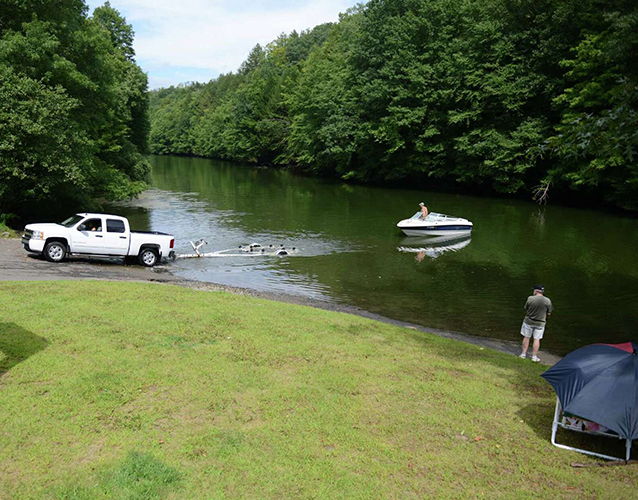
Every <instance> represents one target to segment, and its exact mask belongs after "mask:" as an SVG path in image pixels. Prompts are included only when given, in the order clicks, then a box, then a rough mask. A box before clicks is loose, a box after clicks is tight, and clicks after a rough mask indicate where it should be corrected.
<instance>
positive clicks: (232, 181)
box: [112, 156, 638, 353]
mask: <svg viewBox="0 0 638 500" xmlns="http://www.w3.org/2000/svg"><path fill="white" fill-rule="evenodd" d="M151 161H152V163H153V178H152V183H153V186H154V189H152V190H149V191H147V192H146V193H144V194H143V195H142V196H141V197H140V199H138V200H135V201H134V202H132V203H129V204H120V205H119V206H118V207H113V209H112V211H113V212H115V213H121V214H122V215H127V216H129V217H130V218H131V219H132V221H131V223H132V225H133V227H136V228H139V229H152V230H157V231H166V232H170V233H172V234H175V236H176V241H175V246H176V251H177V252H178V253H179V252H181V253H191V252H192V251H193V250H192V248H191V247H190V244H189V243H188V242H189V241H190V240H197V239H199V238H204V239H205V240H206V241H208V242H209V245H208V247H207V251H215V250H223V249H227V248H233V247H234V248H237V246H238V245H246V244H250V243H253V242H259V243H261V244H282V243H283V244H284V245H286V246H287V247H288V246H290V247H292V246H295V247H297V248H298V249H299V254H297V255H295V256H294V257H284V258H279V257H264V258H261V259H247V258H244V257H241V256H240V257H227V258H219V259H184V260H178V261H176V262H174V263H172V264H171V272H173V273H174V274H176V275H178V276H183V277H187V278H195V279H199V280H203V281H211V282H216V283H222V284H228V285H232V286H240V287H247V288H253V289H257V290H265V291H277V292H286V293H294V294H300V295H305V296H310V297H316V298H322V299H326V300H331V301H336V302H343V303H347V304H351V305H355V306H358V307H361V308H363V309H366V310H369V311H372V312H375V313H379V314H382V315H385V316H389V317H393V318H398V319H403V320H406V321H411V322H414V323H420V324H423V325H426V326H430V327H433V328H443V329H450V330H457V331H464V332H467V333H472V334H476V335H486V336H490V337H500V338H505V339H510V340H515V341H518V340H519V333H518V332H519V328H520V322H521V319H522V318H521V313H522V310H523V309H522V308H523V304H524V303H525V299H526V298H527V296H528V295H529V292H530V287H531V286H532V285H533V284H534V283H543V284H544V285H545V288H546V290H547V295H548V296H549V297H550V298H551V299H552V301H553V302H554V305H555V307H556V312H555V314H554V315H552V319H551V322H550V323H549V324H548V328H547V331H546V334H545V337H544V339H543V347H544V348H547V349H550V350H555V351H557V352H562V353H564V352H568V351H569V350H572V349H573V348H575V347H578V346H580V345H584V344H586V343H593V342H625V341H627V340H631V338H632V334H633V332H634V330H635V325H636V324H637V323H638V259H636V253H637V250H638V220H637V219H635V218H630V217H621V216H616V215H610V214H606V213H603V212H595V211H592V210H580V209H572V208H564V207H557V206H547V207H543V208H541V209H539V208H538V207H537V206H536V205H534V204H532V203H527V202H524V201H518V200H507V199H493V198H487V197H485V198H477V197H472V196H459V195H450V194H444V193H434V192H423V191H415V190H407V189H406V190H399V189H384V188H380V187H369V186H352V185H346V184H344V183H342V182H339V181H335V180H327V179H313V178H308V177H302V176H296V175H294V174H293V173H291V172H290V171H288V170H273V169H256V168H252V167H247V166H242V165H237V164H231V163H223V162H217V161H212V160H204V159H199V158H181V157H157V156H154V157H151ZM421 199H427V200H428V204H429V205H430V206H431V207H432V208H434V207H436V210H437V212H444V213H453V214H465V215H467V217H468V218H469V219H471V220H472V222H474V224H475V229H474V230H473V231H472V236H471V241H470V238H469V237H467V238H461V239H458V240H454V241H443V240H440V239H438V238H424V239H422V238H421V237H417V238H405V237H404V236H403V235H402V234H401V232H400V231H399V230H397V228H396V221H397V220H400V219H401V218H403V217H404V216H405V213H406V211H411V209H412V208H413V206H414V204H415V203H418V202H419V201H420V200H421ZM470 242H471V244H470ZM397 248H399V253H398V252H397ZM401 248H403V249H404V250H401ZM404 252H405V253H404ZM406 253H412V254H413V255H414V258H412V256H411V255H406Z"/></svg>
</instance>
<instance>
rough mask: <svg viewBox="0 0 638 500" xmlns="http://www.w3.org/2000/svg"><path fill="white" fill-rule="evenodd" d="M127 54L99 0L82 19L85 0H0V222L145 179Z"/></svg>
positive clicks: (137, 95) (141, 86) (142, 112)
mask: <svg viewBox="0 0 638 500" xmlns="http://www.w3.org/2000/svg"><path fill="white" fill-rule="evenodd" d="M134 56H135V53H134V51H133V30H132V29H131V26H129V25H128V24H126V21H125V20H124V18H123V17H122V16H121V15H120V14H119V13H118V12H117V11H116V10H115V9H113V8H112V7H111V6H110V5H109V3H108V2H107V3H106V4H105V5H104V6H102V7H99V8H97V9H95V11H94V13H93V15H92V16H91V17H89V16H88V9H87V6H86V5H85V3H84V0H46V1H42V0H0V219H2V218H4V219H5V220H0V223H1V222H6V218H7V217H8V216H9V215H8V214H13V215H14V216H17V217H22V218H25V217H29V216H30V215H34V214H38V215H41V214H48V215H49V216H53V215H54V214H58V213H60V212H62V211H63V210H64V207H73V208H75V207H83V208H91V206H93V205H94V200H96V199H99V198H105V199H117V198H125V197H129V196H132V195H135V194H137V193H139V192H140V191H142V190H143V189H144V188H145V187H146V184H145V182H144V178H145V176H146V174H147V173H148V172H149V169H150V164H149V162H148V160H147V158H146V156H145V155H146V153H148V137H149V133H150V124H149V114H148V107H149V97H148V82H147V77H146V75H145V74H144V72H143V71H142V70H141V69H140V67H139V66H138V65H137V64H136V63H135V60H134ZM3 214H4V215H3Z"/></svg>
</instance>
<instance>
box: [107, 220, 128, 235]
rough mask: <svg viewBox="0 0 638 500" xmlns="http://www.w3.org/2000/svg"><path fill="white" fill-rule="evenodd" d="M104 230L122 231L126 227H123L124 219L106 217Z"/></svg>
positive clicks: (109, 231)
mask: <svg viewBox="0 0 638 500" xmlns="http://www.w3.org/2000/svg"><path fill="white" fill-rule="evenodd" d="M106 232H107V233H124V232H126V229H125V227H124V221H121V220H116V219H106Z"/></svg>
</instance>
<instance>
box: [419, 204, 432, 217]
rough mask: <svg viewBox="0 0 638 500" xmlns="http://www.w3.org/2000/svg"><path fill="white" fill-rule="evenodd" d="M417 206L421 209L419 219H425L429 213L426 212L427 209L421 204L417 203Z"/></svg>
mask: <svg viewBox="0 0 638 500" xmlns="http://www.w3.org/2000/svg"><path fill="white" fill-rule="evenodd" d="M419 206H420V207H421V219H425V218H426V217H427V216H428V214H429V213H430V212H428V207H426V206H425V203H423V202H421V203H419Z"/></svg>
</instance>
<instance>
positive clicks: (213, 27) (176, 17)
mask: <svg viewBox="0 0 638 500" xmlns="http://www.w3.org/2000/svg"><path fill="white" fill-rule="evenodd" d="M88 3H89V6H90V7H91V8H94V7H96V6H98V5H100V4H101V3H102V2H98V1H97V0H89V2H88ZM355 3H356V2H355V1H353V0H305V1H301V0H300V1H292V0H289V1H288V2H286V1H279V2H273V1H266V0H261V1H259V0H258V1H248V0H244V1H239V2H238V1H235V2H233V1H228V0H213V1H205V0H182V1H180V2H176V1H174V0H111V5H112V6H113V7H114V8H115V9H117V10H118V11H120V12H121V13H122V14H123V15H124V16H125V17H126V20H127V22H128V23H129V24H132V25H133V29H134V30H135V43H134V48H135V52H136V59H137V62H138V64H140V66H141V67H142V69H144V70H145V71H146V72H148V73H149V80H150V81H151V87H155V86H162V85H167V84H173V85H174V84H177V83H180V82H183V81H187V80H190V81H201V80H198V79H197V78H199V76H198V77H195V78H187V80H184V79H180V74H179V73H180V68H188V71H187V72H186V73H187V74H189V75H192V74H193V73H194V70H198V69H199V70H201V71H195V73H197V74H199V75H201V77H203V78H204V81H208V80H209V79H210V78H212V77H213V76H216V75H217V74H219V73H227V72H229V71H235V70H236V69H237V68H238V67H239V65H240V64H241V63H242V61H243V60H244V59H245V58H246V56H247V55H248V52H249V51H250V49H251V48H252V47H254V46H255V44H257V43H260V44H261V45H265V44H267V43H269V42H271V41H272V40H274V39H275V38H276V37H277V36H278V35H279V34H280V33H282V32H285V33H289V32H291V31H293V30H297V31H301V30H305V29H308V28H312V27H314V26H316V25H318V24H321V23H325V22H331V21H332V22H334V21H337V20H338V15H339V13H340V12H344V11H345V10H346V9H347V8H349V7H350V6H352V5H354V4H355ZM184 73H185V72H182V75H181V77H182V78H183V77H184Z"/></svg>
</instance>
